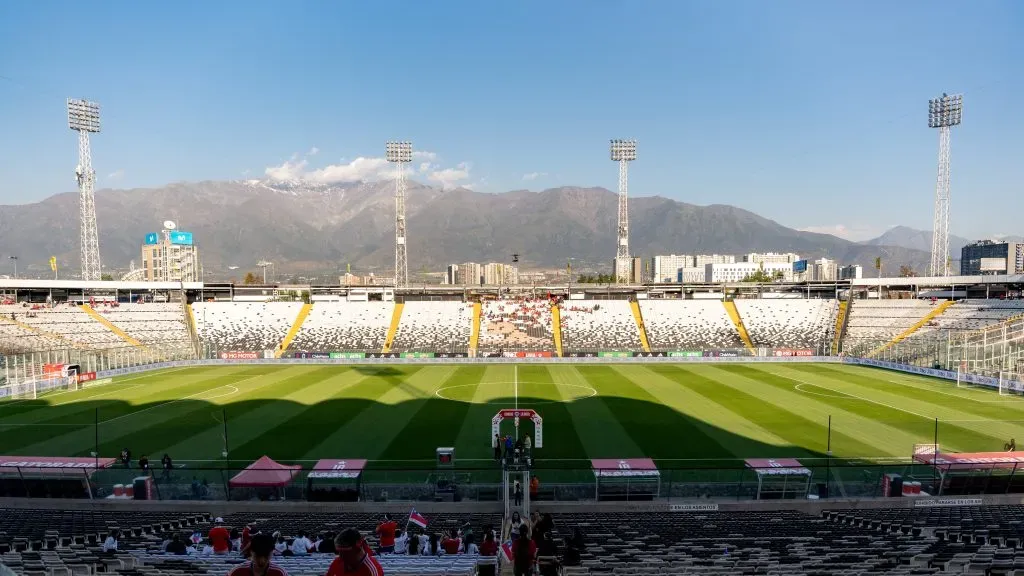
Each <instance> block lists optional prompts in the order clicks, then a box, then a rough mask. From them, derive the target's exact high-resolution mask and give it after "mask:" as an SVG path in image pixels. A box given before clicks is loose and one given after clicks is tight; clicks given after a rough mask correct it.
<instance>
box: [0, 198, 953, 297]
mask: <svg viewBox="0 0 1024 576" xmlns="http://www.w3.org/2000/svg"><path fill="white" fill-rule="evenodd" d="M393 191H394V182H393V181H378V182H359V183H351V184H321V185H318V184H311V183H309V182H305V181H296V182H271V181H256V180H249V181H209V182H195V183H174V184H170V185H167V186H163V187H160V188H145V189H131V190H100V191H97V193H96V206H97V220H98V222H99V229H100V248H101V257H102V262H103V263H104V266H105V269H110V270H112V271H113V270H124V269H127V267H128V263H129V261H132V260H135V261H136V262H138V259H139V253H140V245H141V243H142V240H143V237H144V236H145V234H146V233H148V232H155V231H158V230H159V229H160V227H161V223H162V222H163V221H165V220H173V221H175V222H177V224H178V227H179V228H180V229H182V230H187V231H191V232H193V233H194V235H195V239H196V243H197V244H198V245H199V247H200V251H201V256H202V260H203V263H204V267H205V269H206V270H207V271H208V272H209V273H210V276H211V279H220V280H223V279H228V278H229V277H231V276H239V275H241V274H244V272H245V271H248V270H255V264H256V262H258V261H259V260H263V259H265V260H269V261H271V262H274V263H275V265H276V267H277V272H278V274H283V273H289V274H307V275H312V274H326V275H336V274H337V273H338V272H339V271H344V270H345V268H346V265H351V267H352V270H353V272H357V271H358V272H362V273H365V272H367V271H375V272H376V273H377V274H380V275H387V276H389V275H390V266H391V264H392V262H393V259H394V216H393V214H394V197H393ZM407 198H408V200H407V208H406V211H407V218H408V222H409V229H408V237H409V262H410V274H411V275H413V276H415V275H416V274H418V273H421V272H426V271H431V272H437V271H439V270H441V269H442V267H443V266H444V265H445V264H448V263H453V262H465V261H476V262H489V261H504V262H508V261H510V259H511V257H512V255H513V254H518V255H519V257H520V262H521V263H520V266H521V267H523V268H554V267H557V268H561V267H564V266H565V263H566V261H567V259H569V258H574V259H575V261H574V262H575V264H574V268H576V269H580V270H582V269H585V268H586V267H587V266H591V267H593V268H594V269H604V268H607V267H609V266H610V261H611V257H612V255H614V252H615V234H616V232H615V230H616V222H615V219H616V213H617V212H616V206H617V204H616V202H617V196H616V194H614V193H613V192H611V191H609V190H606V189H603V188H578V187H561V188H552V189H548V190H543V191H540V192H531V191H527V190H514V191H511V192H505V193H500V194H492V193H481V192H474V191H471V190H467V189H465V188H457V189H450V190H442V189H438V188H432V187H429V186H425V185H423V184H420V183H418V182H411V181H410V182H409V185H408V195H407ZM629 209H630V243H631V248H632V251H633V252H634V253H636V254H638V255H641V256H644V257H647V256H652V255H655V254H673V253H674V254H684V253H719V254H723V253H724V254H733V253H734V254H743V253H747V252H755V251H756V252H768V251H774V252H796V253H798V254H800V255H801V256H804V257H807V258H817V257H828V258H832V259H835V260H837V261H839V262H840V263H842V264H850V263H856V264H861V265H862V266H864V267H865V270H868V269H870V268H872V267H873V265H874V259H875V257H876V256H881V257H882V259H883V261H884V262H885V270H887V271H891V273H895V271H896V270H898V269H899V267H900V266H904V265H905V266H910V267H912V268H913V269H914V270H916V271H918V272H919V273H922V272H924V271H925V269H926V267H927V264H928V260H929V257H928V250H929V249H930V245H931V240H930V233H927V232H919V231H915V230H912V229H909V228H903V227H898V228H894V229H893V230H890V231H888V232H886V233H885V234H883V235H882V236H881V237H879V238H876V239H874V240H870V241H868V242H864V243H855V242H850V241H847V240H844V239H841V238H837V237H835V236H831V235H828V234H819V233H812V232H802V231H798V230H794V229H792V228H787V227H785V226H783V225H781V224H779V223H777V222H774V221H772V220H769V219H767V218H763V217H761V216H758V215H757V214H754V213H752V212H749V211H747V210H743V209H741V208H737V207H734V206H728V205H720V204H716V205H710V206H696V205H693V204H687V203H684V202H678V201H675V200H671V199H668V198H664V197H660V196H653V197H636V198H631V199H630V205H629ZM960 243H966V240H964V239H962V238H956V239H955V240H954V241H953V242H951V244H953V246H951V253H952V254H954V255H958V254H959V244H960ZM0 247H2V248H0V250H3V251H4V252H5V253H7V254H16V255H17V256H18V258H19V262H20V265H21V270H22V271H24V273H23V275H26V276H33V275H35V276H39V277H47V275H48V274H49V267H48V265H47V260H48V258H49V257H50V256H51V255H56V256H57V259H58V261H59V262H60V265H61V267H62V268H63V269H64V270H68V272H67V274H68V275H73V274H74V272H72V271H75V272H77V270H78V267H79V263H78V251H79V226H78V196H77V194H76V193H64V194H58V195H55V196H52V197H50V198H47V199H45V200H43V201H41V202H36V203H32V204H23V205H8V206H0ZM233 267H237V270H238V271H237V272H231V271H229V270H234V269H235V268H233ZM63 275H64V274H63V273H62V276H63Z"/></svg>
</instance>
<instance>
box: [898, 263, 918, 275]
mask: <svg viewBox="0 0 1024 576" xmlns="http://www.w3.org/2000/svg"><path fill="white" fill-rule="evenodd" d="M914 276H917V272H914V269H913V268H911V267H910V266H907V265H905V264H904V265H903V266H900V278H913V277H914Z"/></svg>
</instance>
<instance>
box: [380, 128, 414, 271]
mask: <svg viewBox="0 0 1024 576" xmlns="http://www.w3.org/2000/svg"><path fill="white" fill-rule="evenodd" d="M384 156H385V158H386V159H387V161H388V162H392V163H394V164H396V165H397V171H396V174H395V288H405V287H406V286H408V285H409V261H408V257H409V253H408V245H407V244H406V237H405V232H406V230H405V165H406V164H408V163H409V162H412V142H409V141H407V140H406V141H401V142H399V141H395V140H391V141H389V142H387V143H386V144H385V145H384Z"/></svg>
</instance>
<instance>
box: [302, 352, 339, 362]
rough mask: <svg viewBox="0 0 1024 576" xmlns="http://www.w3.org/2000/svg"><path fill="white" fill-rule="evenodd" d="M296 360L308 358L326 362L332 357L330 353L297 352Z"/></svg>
mask: <svg viewBox="0 0 1024 576" xmlns="http://www.w3.org/2000/svg"><path fill="white" fill-rule="evenodd" d="M294 357H295V358H306V359H312V360H324V359H327V358H330V357H331V353H330V352H296V353H295V355H294Z"/></svg>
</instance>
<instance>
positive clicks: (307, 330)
mask: <svg viewBox="0 0 1024 576" xmlns="http://www.w3.org/2000/svg"><path fill="white" fill-rule="evenodd" d="M394 310H395V305H394V304H393V303H392V302H317V303H316V304H313V309H312V310H310V312H309V316H307V317H306V321H305V322H303V323H302V328H300V329H299V333H298V334H297V335H296V336H295V340H293V341H292V343H291V345H290V346H289V347H288V350H289V351H293V352H380V351H381V349H382V348H383V347H384V341H385V340H386V339H387V336H388V329H389V328H390V327H391V316H392V314H393V312H394Z"/></svg>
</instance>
